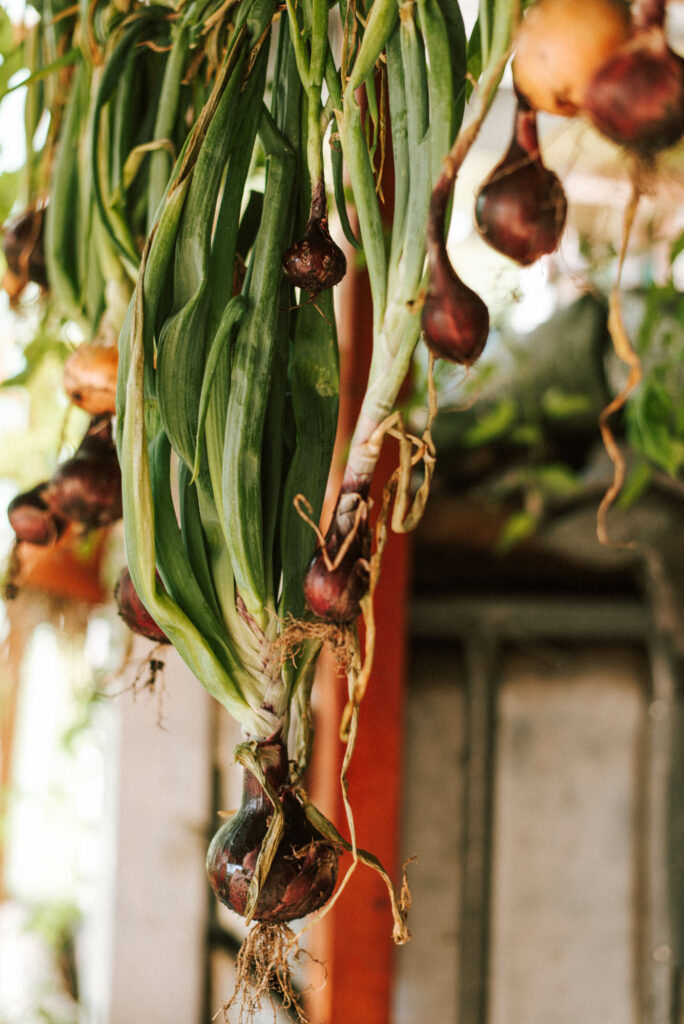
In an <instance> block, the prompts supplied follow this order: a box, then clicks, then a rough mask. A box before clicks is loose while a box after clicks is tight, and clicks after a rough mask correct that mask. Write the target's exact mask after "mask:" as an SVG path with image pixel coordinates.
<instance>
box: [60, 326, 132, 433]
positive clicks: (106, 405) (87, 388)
mask: <svg viewBox="0 0 684 1024" xmlns="http://www.w3.org/2000/svg"><path fill="white" fill-rule="evenodd" d="M118 365H119V352H118V349H117V347H116V345H113V344H111V343H110V342H108V341H103V340H95V341H93V342H91V343H90V344H85V345H79V347H78V348H77V349H76V351H75V352H72V354H71V355H70V356H69V358H68V359H67V361H66V363H65V364H64V390H65V391H66V393H67V395H68V396H69V398H70V400H71V401H72V402H73V403H74V405H78V406H79V407H80V408H81V409H84V410H85V412H87V413H89V415H91V416H102V415H104V414H109V415H114V413H115V412H116V375H117V369H118Z"/></svg>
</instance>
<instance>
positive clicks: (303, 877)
mask: <svg viewBox="0 0 684 1024" xmlns="http://www.w3.org/2000/svg"><path fill="white" fill-rule="evenodd" d="M258 758H259V761H260V763H261V765H262V767H263V770H264V773H265V775H266V779H267V780H268V782H269V783H270V785H271V786H272V788H273V789H274V790H275V792H276V793H277V795H278V800H279V803H280V807H281V809H282V812H283V815H284V830H283V835H282V838H281V840H280V843H279V845H278V847H277V849H276V852H275V856H274V859H273V862H272V864H271V866H270V868H269V870H268V874H267V875H266V878H265V880H264V881H263V883H262V885H261V889H260V893H259V898H258V900H257V902H256V905H255V909H254V913H253V914H252V915H251V916H252V917H253V918H254V920H256V921H264V922H268V923H283V922H286V921H292V920H294V919H295V918H299V917H304V916H305V915H306V914H311V913H312V912H313V911H314V910H318V908H319V907H322V906H323V905H324V904H325V903H327V901H328V900H329V899H330V896H331V895H332V891H333V889H334V887H335V882H336V879H337V862H338V852H337V849H336V848H335V847H334V846H333V845H332V843H330V842H328V841H327V840H326V839H324V838H323V837H322V836H321V835H320V833H319V832H317V831H316V829H315V828H314V827H313V825H311V823H310V822H309V820H308V818H307V817H306V814H305V813H304V810H303V808H302V806H301V804H300V803H299V801H298V800H297V799H296V797H295V796H294V794H293V792H292V790H291V788H290V787H289V785H288V781H287V774H288V761H287V750H286V748H285V745H284V743H283V742H282V740H281V739H280V738H279V737H275V738H273V739H270V740H266V741H264V742H261V743H259V744H258ZM272 816H273V804H272V803H271V801H270V799H269V797H268V795H267V794H266V792H265V790H264V788H263V787H262V785H261V783H260V782H259V781H258V780H257V779H256V777H255V776H254V775H253V774H252V773H251V772H250V771H248V770H246V771H245V776H244V785H243V793H242V803H241V804H240V808H239V810H238V811H237V813H236V814H235V815H234V816H233V817H232V818H231V819H230V820H229V821H227V822H226V824H225V825H222V826H221V828H220V829H219V830H218V832H217V833H216V835H215V836H214V838H213V839H212V841H211V844H210V846H209V851H208V853H207V874H208V876H209V881H210V883H211V887H212V889H213V890H214V892H215V893H216V896H217V897H218V898H219V899H220V900H221V902H222V903H224V904H225V905H226V906H227V907H229V908H230V909H231V910H234V911H235V912H236V913H237V914H240V915H241V916H243V917H244V916H245V913H246V910H247V900H248V892H249V887H250V883H251V881H252V879H253V877H254V871H255V868H256V863H257V859H258V857H259V853H260V851H261V847H262V843H263V841H264V838H265V836H266V831H267V829H268V825H269V822H270V820H271V818H272Z"/></svg>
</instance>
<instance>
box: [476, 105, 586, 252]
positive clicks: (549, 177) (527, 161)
mask: <svg viewBox="0 0 684 1024" xmlns="http://www.w3.org/2000/svg"><path fill="white" fill-rule="evenodd" d="M567 210H568V203H567V199H566V198H565V192H564V191H563V186H562V185H561V183H560V180H559V178H558V176H557V175H556V174H554V172H553V171H550V170H549V169H548V168H547V167H545V166H544V163H543V161H542V159H541V155H540V152H539V140H538V137H537V123H536V114H535V112H534V111H533V110H532V109H531V108H530V107H529V105H528V104H527V103H526V101H525V100H524V99H522V98H519V99H518V104H517V107H516V112H515V123H514V130H513V139H512V140H511V144H510V146H509V148H508V151H507V153H506V155H505V156H504V158H503V160H501V161H500V163H498V164H497V165H496V167H495V168H494V170H493V171H492V172H491V174H490V175H489V177H488V178H487V180H486V181H485V183H484V184H483V185H482V187H481V188H480V190H479V192H478V194H477V198H476V200H475V221H476V224H477V229H478V231H479V233H480V235H481V236H482V238H484V240H485V242H488V243H489V245H491V246H492V247H493V248H494V249H496V250H497V252H500V253H503V255H504V256H509V257H510V258H511V259H513V260H516V262H518V263H520V264H522V265H523V266H528V265H529V264H530V263H534V262H535V260H538V259H539V257H540V256H543V255H544V254H545V253H550V252H553V251H554V249H556V248H557V247H558V243H559V241H560V238H561V235H562V233H563V228H564V226H565V217H566V214H567Z"/></svg>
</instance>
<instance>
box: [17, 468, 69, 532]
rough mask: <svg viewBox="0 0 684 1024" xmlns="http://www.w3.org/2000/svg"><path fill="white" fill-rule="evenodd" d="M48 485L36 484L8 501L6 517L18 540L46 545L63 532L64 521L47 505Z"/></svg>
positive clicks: (45, 483)
mask: <svg viewBox="0 0 684 1024" xmlns="http://www.w3.org/2000/svg"><path fill="white" fill-rule="evenodd" d="M48 486H49V484H48V483H47V482H44V483H40V484H37V485H36V486H35V487H33V488H32V489H31V490H30V491H25V492H24V493H23V494H17V496H16V497H15V498H13V499H12V501H10V503H9V505H8V507H7V518H8V519H9V521H10V525H11V527H12V529H13V530H14V532H15V534H16V537H17V540H18V541H23V542H24V543H26V544H39V545H41V546H47V545H48V544H53V543H54V542H55V541H56V540H58V539H59V537H60V536H61V534H62V533H63V532H64V529H65V527H66V522H65V521H64V519H62V518H61V517H60V516H57V515H55V514H54V513H53V512H52V511H51V510H50V508H49V506H48V503H47V500H46V495H47V489H48Z"/></svg>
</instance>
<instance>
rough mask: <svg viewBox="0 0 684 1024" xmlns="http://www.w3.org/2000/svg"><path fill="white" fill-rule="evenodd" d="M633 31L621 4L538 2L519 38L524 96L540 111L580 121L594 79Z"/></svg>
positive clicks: (518, 71)
mask: <svg viewBox="0 0 684 1024" xmlns="http://www.w3.org/2000/svg"><path fill="white" fill-rule="evenodd" d="M629 32H630V16H629V11H628V9H627V7H626V5H625V4H624V3H622V2H621V0H537V2H536V3H534V4H532V5H531V6H530V7H529V8H528V10H527V11H526V12H525V16H524V18H523V19H522V22H521V24H520V27H519V29H518V33H517V36H516V39H515V56H514V59H513V80H514V82H515V85H516V88H517V90H518V92H519V93H520V94H521V95H522V96H524V97H525V99H526V100H527V102H528V103H529V104H530V106H531V107H532V108H533V109H534V110H544V111H547V112H548V113H550V114H560V115H562V116H564V117H574V116H575V115H577V114H578V113H579V112H580V110H581V108H582V106H583V104H584V97H585V94H586V91H587V86H588V85H589V82H590V81H591V79H592V77H593V75H594V74H595V73H596V71H597V70H598V69H599V67H600V66H601V65H602V64H603V63H604V62H605V61H606V60H607V59H608V57H610V55H611V54H612V53H613V52H614V51H615V50H616V49H617V47H618V46H620V45H621V44H622V43H624V42H625V40H626V39H627V37H628V36H629Z"/></svg>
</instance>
